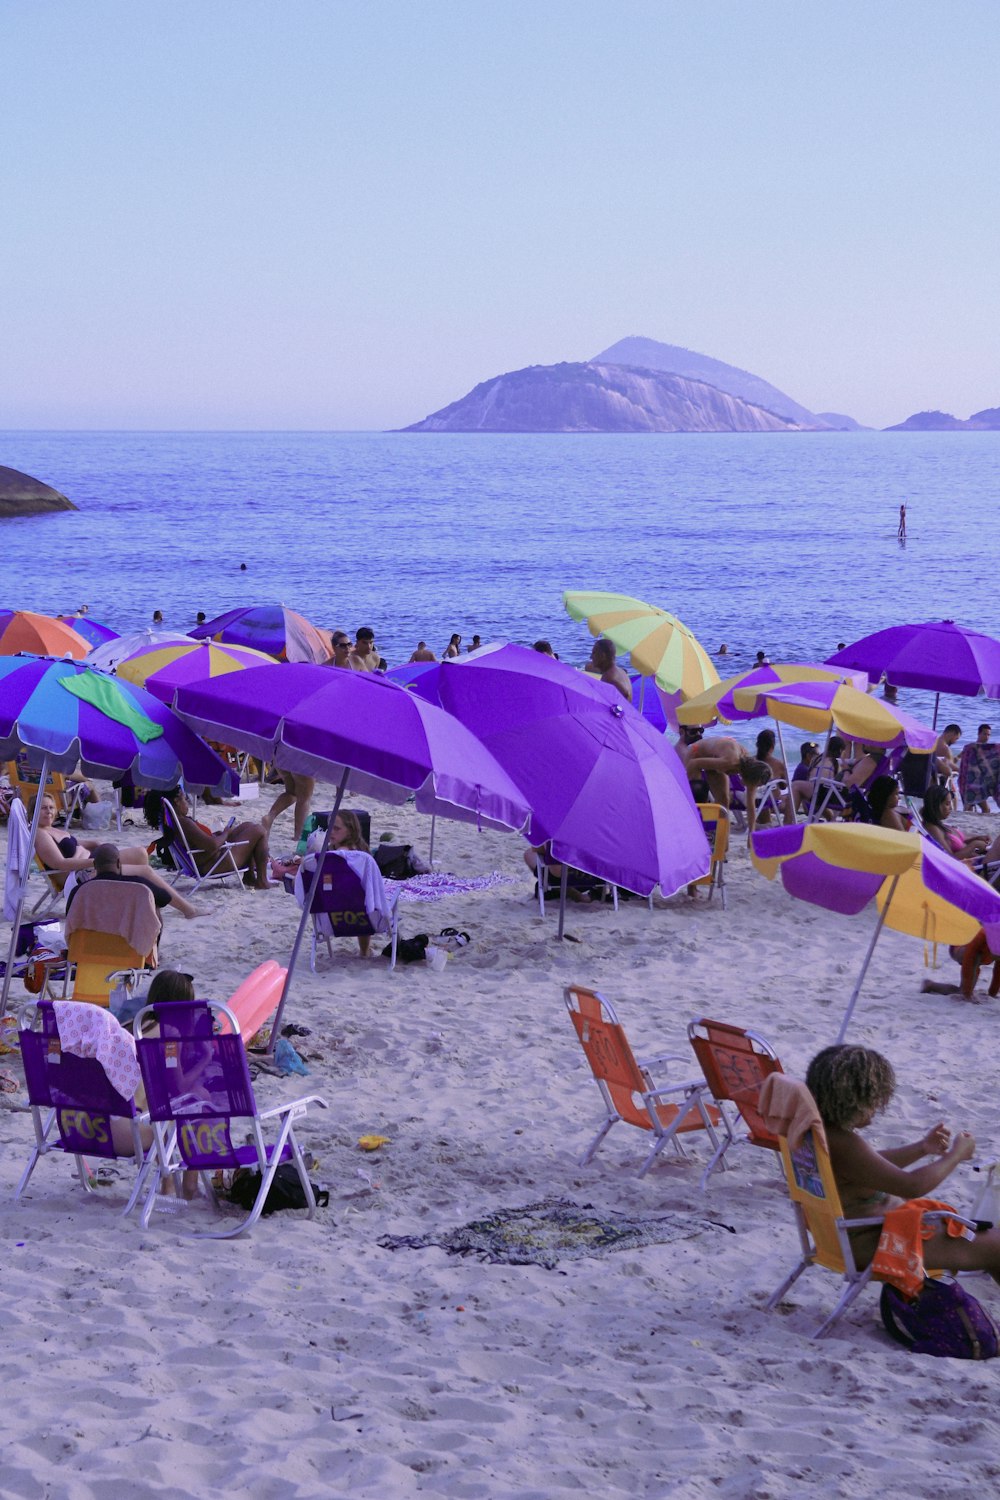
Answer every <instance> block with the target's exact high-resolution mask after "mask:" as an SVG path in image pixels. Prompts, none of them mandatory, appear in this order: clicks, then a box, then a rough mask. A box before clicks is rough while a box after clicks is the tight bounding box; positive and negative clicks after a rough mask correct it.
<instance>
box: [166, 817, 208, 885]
mask: <svg viewBox="0 0 1000 1500" xmlns="http://www.w3.org/2000/svg"><path fill="white" fill-rule="evenodd" d="M160 817H161V819H162V821H163V838H164V842H165V843H166V846H167V852H168V854H169V855H170V858H171V859H172V860H173V863H174V867H175V869H177V870H179V871H180V873H181V874H182V875H191V876H193V877H194V878H195V879H196V880H197V879H198V877H199V876H200V874H201V871H200V870H199V869H198V865H197V863H196V861H195V857H194V855H193V854H192V852H191V846H190V844H189V843H188V841H187V834H186V833H185V832H184V827H183V825H182V823H181V821H180V819H179V818H178V816H177V814H176V813H175V812H174V809H173V807H172V806H171V804H170V802H168V800H167V798H166V797H164V798H163V800H162V802H161V803H160Z"/></svg>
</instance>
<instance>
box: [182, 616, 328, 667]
mask: <svg viewBox="0 0 1000 1500" xmlns="http://www.w3.org/2000/svg"><path fill="white" fill-rule="evenodd" d="M191 635H192V637H193V638H194V639H195V640H197V641H208V640H211V641H222V642H224V643H225V644H226V645H228V646H249V647H251V648H252V649H253V650H255V651H265V652H266V653H267V655H268V656H273V657H275V658H276V659H277V660H278V661H299V662H306V661H311V662H319V663H323V662H326V661H328V660H329V659H330V656H331V655H332V654H333V646H332V644H331V640H330V633H329V631H327V630H321V629H320V628H319V626H318V625H313V624H312V622H311V621H309V620H307V619H306V617H305V616H304V615H300V614H296V612H295V610H294V609H286V608H285V606H284V605H283V604H255V605H249V606H246V607H242V608H240V609H230V610H227V611H226V613H225V614H224V615H217V616H216V617H215V619H214V620H209V621H208V622H207V624H205V625H199V626H198V627H197V628H196V629H195V630H192V631H191Z"/></svg>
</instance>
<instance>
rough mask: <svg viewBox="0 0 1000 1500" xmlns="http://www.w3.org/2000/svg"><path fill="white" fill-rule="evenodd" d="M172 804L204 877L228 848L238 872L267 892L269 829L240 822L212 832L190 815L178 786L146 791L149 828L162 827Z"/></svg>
mask: <svg viewBox="0 0 1000 1500" xmlns="http://www.w3.org/2000/svg"><path fill="white" fill-rule="evenodd" d="M164 801H166V802H169V803H170V806H171V809H172V811H173V814H174V817H175V818H176V819H177V822H178V824H179V826H180V827H181V828H182V829H183V831H184V836H185V838H186V839H187V841H188V847H189V848H190V850H191V854H192V857H193V859H194V862H195V864H196V865H197V866H198V869H199V871H200V872H201V874H202V875H206V874H208V872H209V871H210V870H211V869H212V867H213V865H214V864H215V862H216V860H217V859H218V858H219V854H220V853H221V852H222V849H223V847H224V846H225V845H227V844H228V845H230V846H231V847H230V854H231V856H232V859H233V862H234V864H235V865H236V868H237V869H238V870H247V871H248V872H249V873H250V874H252V875H253V888H254V890H257V891H264V890H267V888H268V887H269V886H270V884H271V881H270V880H269V879H268V874H267V830H266V829H264V828H262V827H261V825H260V824H259V823H237V824H236V825H235V827H233V828H229V829H227V830H226V831H225V832H224V833H213V832H212V831H211V829H209V828H205V827H204V826H203V825H202V824H201V823H196V822H195V820H194V818H192V816H191V805H190V803H189V802H188V799H187V797H186V795H185V793H184V791H183V790H182V789H181V788H180V787H179V786H178V787H175V788H174V790H173V791H172V792H147V793H146V796H145V799H144V801H143V804H142V811H143V816H144V817H145V819H146V822H147V823H148V824H149V826H150V828H155V829H156V830H157V831H159V830H160V829H161V828H162V827H163V814H162V807H163V803H164Z"/></svg>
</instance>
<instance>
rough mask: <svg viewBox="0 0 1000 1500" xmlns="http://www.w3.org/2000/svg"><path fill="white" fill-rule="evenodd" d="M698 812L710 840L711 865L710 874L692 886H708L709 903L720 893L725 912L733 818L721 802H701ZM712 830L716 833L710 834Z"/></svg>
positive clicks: (693, 882)
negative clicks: (727, 869)
mask: <svg viewBox="0 0 1000 1500" xmlns="http://www.w3.org/2000/svg"><path fill="white" fill-rule="evenodd" d="M698 812H699V814H700V816H701V822H702V827H703V828H704V829H705V837H706V839H707V840H708V848H709V852H710V854H711V864H710V865H709V867H708V874H707V875H703V876H702V877H701V879H700V880H695V881H692V885H706V884H707V885H708V899H709V901H711V899H712V897H713V896H714V895H715V893H716V891H718V893H719V897H720V899H721V901H722V910H723V911H725V909H726V860H727V858H728V856H729V829H730V824H731V823H732V818H731V817H730V814H729V811H728V809H727V808H725V807H723V806H722V803H721V802H699V803H698ZM712 829H714V832H710V830H712Z"/></svg>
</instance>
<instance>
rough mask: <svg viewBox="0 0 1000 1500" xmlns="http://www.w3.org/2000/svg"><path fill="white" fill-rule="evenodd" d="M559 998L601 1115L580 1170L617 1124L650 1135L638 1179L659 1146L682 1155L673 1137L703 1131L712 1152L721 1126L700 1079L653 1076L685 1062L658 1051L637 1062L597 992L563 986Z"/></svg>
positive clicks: (677, 1055) (612, 1011) (609, 1007)
mask: <svg viewBox="0 0 1000 1500" xmlns="http://www.w3.org/2000/svg"><path fill="white" fill-rule="evenodd" d="M563 998H564V1000H565V1002H566V1008H567V1010H568V1011H569V1014H570V1019H571V1020H572V1022H573V1027H574V1029H575V1031H576V1034H577V1037H578V1039H579V1041H580V1045H581V1046H582V1047H583V1050H584V1053H585V1055H586V1058H587V1061H588V1063H589V1064H590V1069H591V1072H592V1073H593V1075H594V1078H595V1080H596V1082H597V1086H598V1088H599V1089H600V1092H601V1098H602V1100H603V1101H604V1108H605V1111H606V1113H607V1118H606V1120H605V1121H604V1123H603V1124H602V1126H601V1128H600V1130H598V1132H597V1134H596V1136H595V1137H594V1139H593V1140H592V1141H591V1143H590V1145H589V1146H588V1147H587V1149H586V1151H585V1152H584V1154H583V1156H582V1157H581V1158H580V1166H581V1167H585V1166H586V1165H587V1164H588V1162H590V1161H592V1160H593V1158H594V1156H595V1155H596V1153H597V1150H598V1147H599V1146H600V1145H601V1142H602V1141H603V1140H604V1137H605V1136H606V1135H607V1133H608V1131H609V1130H610V1129H611V1127H612V1126H613V1125H617V1124H618V1122H619V1121H623V1122H624V1123H625V1124H627V1125H635V1126H638V1127H639V1128H640V1129H642V1130H649V1131H652V1133H653V1137H654V1139H653V1145H652V1147H651V1148H650V1150H649V1152H648V1154H647V1155H646V1158H645V1160H644V1161H643V1164H642V1166H641V1167H640V1169H639V1172H638V1174H637V1175H638V1176H639V1177H645V1175H646V1173H647V1172H648V1171H649V1169H650V1167H651V1166H652V1165H653V1162H654V1161H655V1160H656V1158H657V1157H658V1156H659V1154H660V1152H661V1151H662V1150H663V1148H664V1147H665V1146H669V1145H672V1146H673V1147H674V1149H675V1150H676V1152H677V1154H678V1155H679V1156H682V1157H683V1156H684V1155H685V1152H684V1149H683V1147H682V1145H681V1142H680V1141H679V1140H678V1136H680V1135H686V1134H689V1133H690V1132H691V1131H693V1130H705V1131H707V1132H708V1137H709V1140H710V1141H711V1143H712V1147H713V1149H714V1150H718V1147H719V1138H718V1136H717V1135H716V1126H717V1125H718V1124H720V1123H721V1115H720V1112H719V1110H718V1109H717V1108H716V1107H715V1106H714V1105H710V1104H708V1103H707V1095H708V1092H709V1090H708V1085H707V1083H706V1082H705V1080H704V1079H703V1078H697V1079H684V1080H683V1081H682V1082H678V1083H671V1084H666V1083H662V1084H658V1083H657V1080H656V1079H655V1077H654V1070H655V1069H657V1068H660V1067H663V1066H665V1065H666V1064H669V1063H673V1062H678V1063H683V1062H686V1061H687V1058H686V1057H684V1056H683V1055H682V1054H681V1053H677V1052H664V1053H660V1054H659V1055H658V1056H655V1057H644V1058H637V1057H636V1056H635V1054H634V1053H633V1051H632V1047H631V1044H630V1043H629V1040H628V1038H627V1036H626V1035H625V1030H624V1028H623V1026H622V1024H621V1022H620V1021H619V1019H618V1015H617V1013H616V1011H615V1008H614V1006H613V1005H612V1004H611V1001H610V1000H607V999H606V998H605V997H604V996H603V995H601V994H599V993H598V991H597V990H590V989H587V988H585V987H584V986H582V985H577V984H571V985H567V987H566V989H565V990H564V991H563ZM636 1099H638V1101H639V1102H638V1103H636Z"/></svg>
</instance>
